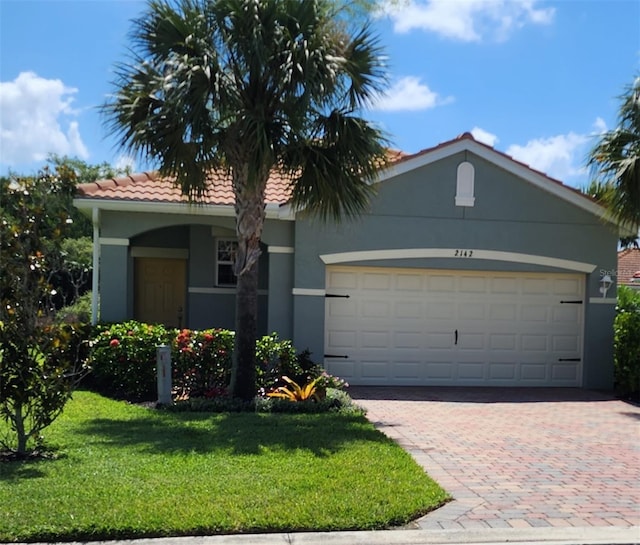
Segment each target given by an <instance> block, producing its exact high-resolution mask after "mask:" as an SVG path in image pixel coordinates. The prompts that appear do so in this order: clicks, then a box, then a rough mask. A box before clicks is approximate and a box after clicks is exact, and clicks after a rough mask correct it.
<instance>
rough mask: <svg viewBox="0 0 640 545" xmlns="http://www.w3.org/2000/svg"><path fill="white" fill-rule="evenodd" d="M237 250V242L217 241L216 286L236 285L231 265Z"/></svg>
mask: <svg viewBox="0 0 640 545" xmlns="http://www.w3.org/2000/svg"><path fill="white" fill-rule="evenodd" d="M237 249H238V242H237V241H235V240H230V239H218V241H217V245H216V285H218V286H235V285H236V283H237V278H236V275H235V274H234V273H233V263H234V261H235V258H236V250H237Z"/></svg>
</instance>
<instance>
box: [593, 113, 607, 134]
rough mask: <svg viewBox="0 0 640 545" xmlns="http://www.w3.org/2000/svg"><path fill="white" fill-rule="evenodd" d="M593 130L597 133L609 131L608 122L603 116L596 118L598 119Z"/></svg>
mask: <svg viewBox="0 0 640 545" xmlns="http://www.w3.org/2000/svg"><path fill="white" fill-rule="evenodd" d="M593 131H594V132H595V133H596V134H603V133H605V132H607V124H606V123H605V121H604V119H602V118H601V117H597V118H596V120H595V121H594V122H593Z"/></svg>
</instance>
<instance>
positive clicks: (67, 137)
mask: <svg viewBox="0 0 640 545" xmlns="http://www.w3.org/2000/svg"><path fill="white" fill-rule="evenodd" d="M144 6H145V4H144V2H138V1H134V0H108V1H105V0H82V1H76V0H0V174H6V173H7V172H9V171H13V172H18V173H22V174H32V173H35V172H36V170H37V169H38V168H39V167H41V166H42V165H43V164H44V159H45V157H46V156H47V154H48V153H51V152H53V153H58V154H62V155H64V154H67V155H70V156H77V157H79V158H81V159H84V160H86V161H88V162H90V163H98V162H103V161H107V162H109V163H111V164H118V165H123V164H131V159H130V158H128V157H126V156H125V155H123V154H122V153H121V152H120V151H119V150H118V149H117V148H116V147H115V144H114V140H113V139H112V138H110V136H109V134H108V131H107V129H106V127H105V126H104V124H103V120H102V118H101V117H100V114H99V112H98V110H97V107H98V106H99V105H100V104H101V103H103V102H104V100H105V97H106V95H107V94H108V93H109V92H110V90H111V85H110V82H111V81H112V80H113V66H114V64H115V63H116V62H118V61H122V60H125V58H126V47H127V34H128V31H129V29H130V20H131V19H132V18H133V17H135V16H137V15H138V14H139V13H141V11H142V10H143V9H144ZM375 29H376V30H377V32H378V33H379V36H380V38H381V42H382V44H383V45H384V47H385V48H386V52H387V55H388V57H389V59H388V62H389V76H390V88H389V90H388V94H387V96H385V97H382V98H381V99H380V100H379V101H378V103H377V104H376V105H374V107H373V108H372V109H371V110H370V111H368V112H367V113H366V115H367V117H369V118H370V119H371V120H373V121H375V122H377V123H378V124H380V125H381V126H382V127H383V128H384V129H385V130H386V131H387V133H388V134H389V136H390V137H391V140H392V142H393V144H394V146H395V147H397V148H400V149H402V150H404V151H407V152H415V151H418V150H420V149H424V148H427V147H431V146H434V145H436V144H438V143H440V142H443V141H446V140H450V139H452V138H454V137H456V136H457V135H459V134H461V133H463V132H465V131H469V132H472V133H473V134H474V135H475V136H476V138H478V139H480V140H482V141H484V142H485V143H488V144H490V145H492V146H494V147H495V148H496V149H498V150H500V151H503V152H505V153H508V154H509V155H512V156H513V157H515V158H516V159H518V160H521V161H523V162H525V163H527V164H529V165H531V166H532V167H534V168H536V169H538V170H541V171H543V172H546V173H548V174H549V175H551V176H553V177H555V178H558V179H560V180H562V181H564V182H565V183H567V184H569V185H572V186H580V185H582V184H584V183H586V181H587V178H588V176H587V174H586V173H585V170H584V164H585V158H586V155H587V153H588V150H589V148H590V147H591V145H592V144H593V142H594V139H595V138H597V135H598V134H599V133H600V132H602V131H603V130H606V129H611V128H613V127H614V126H615V122H616V112H617V108H618V104H619V101H618V99H617V97H618V96H619V95H620V94H621V93H622V92H623V90H624V87H625V86H626V85H628V84H630V83H631V82H632V81H633V79H634V77H635V76H636V75H638V74H639V73H640V70H639V68H640V0H564V1H556V2H544V1H537V0H397V1H396V2H395V3H394V4H393V6H392V7H388V8H386V9H385V10H384V14H381V15H380V16H379V17H377V18H376V21H375ZM143 166H144V165H140V164H135V163H133V168H134V169H139V168H142V167H143Z"/></svg>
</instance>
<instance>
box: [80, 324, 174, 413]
mask: <svg viewBox="0 0 640 545" xmlns="http://www.w3.org/2000/svg"><path fill="white" fill-rule="evenodd" d="M97 331H98V334H97V336H96V337H95V338H94V339H93V341H92V343H91V344H92V350H91V357H90V361H89V363H90V366H91V367H92V369H93V373H92V376H91V377H90V380H89V383H88V384H89V386H90V387H92V388H93V389H95V390H97V391H99V392H101V393H103V394H105V395H109V396H113V397H117V398H123V399H128V400H130V401H146V400H153V399H155V398H156V397H157V384H156V347H157V346H158V345H162V344H170V341H171V334H170V332H169V331H167V330H166V329H165V328H164V327H163V326H161V325H149V324H142V323H140V322H136V321H133V320H132V321H128V322H123V323H118V324H111V325H107V326H98V327H97Z"/></svg>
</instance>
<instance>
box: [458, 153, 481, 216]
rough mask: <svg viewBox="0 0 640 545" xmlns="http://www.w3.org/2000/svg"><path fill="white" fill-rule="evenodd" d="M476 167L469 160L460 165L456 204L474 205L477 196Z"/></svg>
mask: <svg viewBox="0 0 640 545" xmlns="http://www.w3.org/2000/svg"><path fill="white" fill-rule="evenodd" d="M474 178H475V169H474V168H473V165H472V164H471V163H469V162H468V161H464V162H463V163H460V164H459V165H458V178H457V181H456V206H473V204H474V203H475V200H476V199H475V197H474V195H473V186H474V181H475V180H474Z"/></svg>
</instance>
